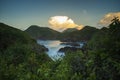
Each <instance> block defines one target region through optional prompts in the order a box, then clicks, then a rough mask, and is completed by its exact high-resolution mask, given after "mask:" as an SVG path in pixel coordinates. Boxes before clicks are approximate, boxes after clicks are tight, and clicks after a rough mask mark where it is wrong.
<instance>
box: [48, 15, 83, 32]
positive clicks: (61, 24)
mask: <svg viewBox="0 0 120 80" xmlns="http://www.w3.org/2000/svg"><path fill="white" fill-rule="evenodd" d="M48 22H49V24H50V27H51V28H52V29H54V30H57V31H60V32H62V31H64V30H66V29H67V28H77V29H82V28H83V25H77V24H75V23H74V21H73V20H72V19H70V18H69V17H67V16H53V17H51V18H50V19H49V21H48Z"/></svg>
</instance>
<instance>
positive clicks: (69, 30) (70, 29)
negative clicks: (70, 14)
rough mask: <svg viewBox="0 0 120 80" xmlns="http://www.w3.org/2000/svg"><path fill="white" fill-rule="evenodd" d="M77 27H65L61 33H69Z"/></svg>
mask: <svg viewBox="0 0 120 80" xmlns="http://www.w3.org/2000/svg"><path fill="white" fill-rule="evenodd" d="M77 30H78V29H76V28H68V29H66V30H64V31H63V33H67V32H68V33H69V32H73V31H77Z"/></svg>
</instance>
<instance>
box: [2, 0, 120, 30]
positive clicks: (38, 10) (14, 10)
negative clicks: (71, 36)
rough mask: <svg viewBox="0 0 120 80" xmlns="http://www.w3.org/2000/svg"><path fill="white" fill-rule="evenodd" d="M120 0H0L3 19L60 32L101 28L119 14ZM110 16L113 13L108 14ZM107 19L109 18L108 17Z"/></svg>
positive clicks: (12, 23)
mask: <svg viewBox="0 0 120 80" xmlns="http://www.w3.org/2000/svg"><path fill="white" fill-rule="evenodd" d="M119 3H120V0H0V22H2V23H5V24H8V25H11V26H14V27H16V28H18V29H21V30H25V29H27V28H28V27H29V26H31V25H38V26H41V27H50V28H52V29H55V30H57V31H63V30H65V29H67V28H78V29H81V28H82V27H83V26H86V25H89V26H94V27H99V26H98V24H105V25H107V24H106V23H107V22H106V23H105V20H108V17H109V19H111V18H110V17H111V16H113V15H114V16H120V5H119ZM107 15H110V16H107ZM106 18H107V19H106Z"/></svg>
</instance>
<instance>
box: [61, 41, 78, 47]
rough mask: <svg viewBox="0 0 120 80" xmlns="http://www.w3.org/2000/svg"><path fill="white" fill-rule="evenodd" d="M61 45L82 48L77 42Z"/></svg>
mask: <svg viewBox="0 0 120 80" xmlns="http://www.w3.org/2000/svg"><path fill="white" fill-rule="evenodd" d="M61 45H69V46H72V47H80V44H78V43H76V42H63V43H61Z"/></svg>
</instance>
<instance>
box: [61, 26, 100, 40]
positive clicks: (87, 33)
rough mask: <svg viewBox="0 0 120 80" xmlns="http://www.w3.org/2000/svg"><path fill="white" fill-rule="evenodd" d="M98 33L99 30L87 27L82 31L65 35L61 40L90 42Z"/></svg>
mask: <svg viewBox="0 0 120 80" xmlns="http://www.w3.org/2000/svg"><path fill="white" fill-rule="evenodd" d="M98 31H99V29H96V28H94V27H90V26H85V27H84V28H83V29H81V30H76V31H72V32H66V33H63V34H62V39H61V40H62V41H88V40H90V39H91V38H92V36H93V35H94V34H95V33H96V32H98Z"/></svg>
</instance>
